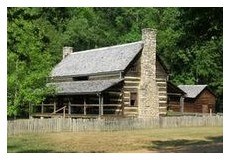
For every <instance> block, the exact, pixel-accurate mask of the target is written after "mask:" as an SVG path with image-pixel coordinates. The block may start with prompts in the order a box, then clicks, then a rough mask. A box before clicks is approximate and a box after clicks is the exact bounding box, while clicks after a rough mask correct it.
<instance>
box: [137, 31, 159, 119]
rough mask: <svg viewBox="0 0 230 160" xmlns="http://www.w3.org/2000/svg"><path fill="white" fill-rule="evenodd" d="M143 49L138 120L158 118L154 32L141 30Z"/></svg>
mask: <svg viewBox="0 0 230 160" xmlns="http://www.w3.org/2000/svg"><path fill="white" fill-rule="evenodd" d="M142 41H143V43H144V47H143V50H142V55H141V81H140V86H139V96H138V97H139V99H138V100H139V103H138V104H139V110H138V111H139V114H138V115H139V118H152V117H158V116H159V100H158V88H157V83H156V30H155V29H151V28H146V29H143V30H142Z"/></svg>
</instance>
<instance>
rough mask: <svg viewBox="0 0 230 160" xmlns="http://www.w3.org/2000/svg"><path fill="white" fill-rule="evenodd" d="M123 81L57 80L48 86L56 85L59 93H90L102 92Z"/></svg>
mask: <svg viewBox="0 0 230 160" xmlns="http://www.w3.org/2000/svg"><path fill="white" fill-rule="evenodd" d="M121 81H123V79H110V80H91V81H71V82H55V83H48V84H47V86H50V85H53V86H54V87H56V88H57V95H67V94H68V95H72V94H90V93H98V92H102V91H104V90H106V89H108V88H110V87H112V86H113V85H115V84H118V83H119V82H121Z"/></svg>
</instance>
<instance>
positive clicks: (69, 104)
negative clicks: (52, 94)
mask: <svg viewBox="0 0 230 160" xmlns="http://www.w3.org/2000/svg"><path fill="white" fill-rule="evenodd" d="M68 110H69V114H71V103H70V101H69V103H68Z"/></svg>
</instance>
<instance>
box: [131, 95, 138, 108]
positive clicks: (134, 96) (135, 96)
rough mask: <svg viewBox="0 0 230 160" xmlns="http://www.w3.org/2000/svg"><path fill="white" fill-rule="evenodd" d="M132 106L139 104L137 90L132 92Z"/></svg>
mask: <svg viewBox="0 0 230 160" xmlns="http://www.w3.org/2000/svg"><path fill="white" fill-rule="evenodd" d="M130 106H132V107H134V106H137V93H136V92H131V93H130Z"/></svg>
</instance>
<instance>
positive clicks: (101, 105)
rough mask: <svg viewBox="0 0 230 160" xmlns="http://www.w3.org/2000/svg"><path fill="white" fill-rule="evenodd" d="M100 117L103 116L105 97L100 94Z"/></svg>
mask: <svg viewBox="0 0 230 160" xmlns="http://www.w3.org/2000/svg"><path fill="white" fill-rule="evenodd" d="M98 96H99V116H102V115H103V95H101V94H99V95H98Z"/></svg>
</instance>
